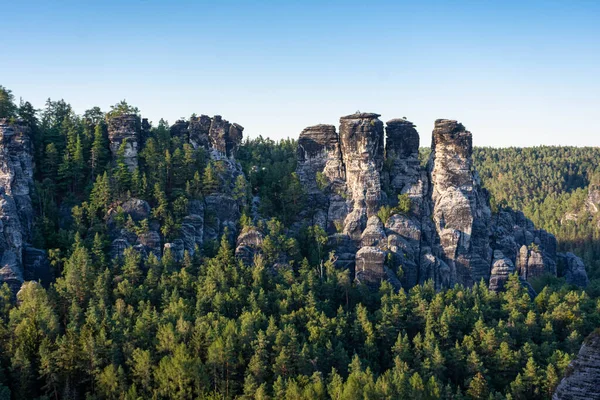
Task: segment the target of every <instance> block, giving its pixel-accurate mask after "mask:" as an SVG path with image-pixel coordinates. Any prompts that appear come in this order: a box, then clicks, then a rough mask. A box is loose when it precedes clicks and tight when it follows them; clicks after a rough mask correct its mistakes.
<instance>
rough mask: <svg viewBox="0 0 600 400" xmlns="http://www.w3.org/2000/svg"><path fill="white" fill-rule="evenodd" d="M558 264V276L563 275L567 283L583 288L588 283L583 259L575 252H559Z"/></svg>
mask: <svg viewBox="0 0 600 400" xmlns="http://www.w3.org/2000/svg"><path fill="white" fill-rule="evenodd" d="M558 265H559V267H560V273H559V276H564V277H565V280H566V282H567V283H569V284H571V285H576V286H579V287H583V288H584V287H587V285H588V284H589V283H590V281H589V279H588V276H587V273H586V272H585V265H583V261H582V260H581V258H579V257H577V256H576V255H575V254H573V253H565V254H559V255H558Z"/></svg>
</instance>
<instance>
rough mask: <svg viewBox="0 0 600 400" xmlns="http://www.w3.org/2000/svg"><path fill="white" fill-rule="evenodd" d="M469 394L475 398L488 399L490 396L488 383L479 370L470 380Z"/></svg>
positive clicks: (477, 399)
mask: <svg viewBox="0 0 600 400" xmlns="http://www.w3.org/2000/svg"><path fill="white" fill-rule="evenodd" d="M467 395H468V396H469V397H470V398H471V399H473V400H487V398H488V396H489V389H488V384H487V381H486V379H485V377H484V376H483V375H481V373H480V372H478V373H477V374H476V375H475V376H474V377H473V379H471V381H470V382H469V388H468V389H467Z"/></svg>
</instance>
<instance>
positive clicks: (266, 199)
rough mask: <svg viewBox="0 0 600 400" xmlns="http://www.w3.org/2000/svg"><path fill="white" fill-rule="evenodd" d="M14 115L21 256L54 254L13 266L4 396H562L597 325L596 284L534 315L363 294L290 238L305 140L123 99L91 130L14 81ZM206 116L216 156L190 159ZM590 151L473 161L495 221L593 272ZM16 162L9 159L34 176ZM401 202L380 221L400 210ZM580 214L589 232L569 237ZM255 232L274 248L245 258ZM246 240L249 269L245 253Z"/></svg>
mask: <svg viewBox="0 0 600 400" xmlns="http://www.w3.org/2000/svg"><path fill="white" fill-rule="evenodd" d="M0 118H1V119H3V121H6V123H4V122H3V123H4V125H3V127H5V128H4V129H5V136H6V138H5V141H4V142H3V146H5V147H3V149H9V147H8V144H6V143H8V140H9V139H10V140H11V142H10V145H11V146H13V145H15V146H16V144H15V143H14V142H15V140H16V139H18V143H17V144H19V145H21V144H22V143H21V142H25V141H27V140H29V139H30V140H31V149H32V151H33V153H32V154H31V157H32V159H33V162H34V164H35V169H34V170H32V174H33V176H32V177H31V182H32V183H33V185H34V188H33V189H32V190H31V210H32V211H31V216H32V218H33V221H32V224H31V225H32V226H31V233H30V235H29V236H27V235H26V234H25V233H24V234H23V243H25V242H27V241H30V243H28V244H30V245H31V246H34V248H35V249H37V250H36V251H37V252H34V253H35V254H39V253H40V252H42V253H45V254H47V259H48V265H43V262H42V261H40V259H36V260H38V264H35V265H34V264H31V265H30V264H29V263H28V257H24V258H23V260H17V261H14V262H13V264H14V265H17V264H18V262H21V264H22V265H23V269H24V271H25V272H24V273H25V274H27V273H33V272H36V271H37V272H39V271H41V270H42V269H47V271H46V270H45V271H46V272H47V273H48V274H50V275H51V276H52V278H51V279H49V280H47V281H43V280H42V283H43V284H40V283H37V282H35V280H28V279H24V278H23V276H21V277H19V276H18V274H16V273H14V271H15V269H14V268H13V269H12V270H9V269H8V268H7V269H6V271H8V272H6V274H4V272H5V270H4V269H3V271H2V273H3V274H4V275H2V277H3V278H6V281H7V282H10V283H11V285H8V284H4V285H3V286H2V287H1V288H0V399H10V398H13V399H130V400H133V399H149V398H156V399H163V398H164V399H166V398H174V399H196V398H206V399H223V398H224V399H230V398H242V399H283V398H286V399H307V400H308V399H403V398H407V399H408V398H410V399H438V398H446V399H549V398H551V394H552V393H553V391H554V388H555V387H556V385H558V383H559V381H560V379H561V377H562V376H563V374H564V373H565V371H566V368H567V365H568V364H569V362H570V360H571V359H572V358H573V357H574V355H575V354H576V353H577V351H578V350H579V348H580V346H581V343H582V341H583V339H584V337H586V336H587V335H588V334H590V332H592V331H593V330H594V329H595V328H596V327H598V326H599V325H600V299H599V297H598V295H599V294H600V293H599V290H598V281H596V282H594V281H592V283H591V284H590V285H589V286H588V289H587V292H586V291H584V290H581V289H578V288H577V287H574V286H568V285H566V284H563V283H564V282H562V281H561V279H559V278H556V277H553V278H552V279H551V278H549V277H547V276H544V277H541V278H540V280H539V281H538V282H532V284H534V286H535V287H536V289H538V290H539V293H538V294H537V297H535V298H534V299H532V297H531V295H530V293H529V292H528V290H527V288H526V287H524V286H523V283H522V282H521V280H520V279H519V277H518V276H517V274H512V275H510V277H509V278H508V281H507V282H506V285H505V287H504V289H503V290H501V291H498V292H495V291H491V290H489V289H488V284H487V283H485V282H484V281H483V280H481V281H479V282H477V283H476V284H475V285H473V286H472V287H465V286H463V285H461V284H457V285H455V286H454V287H452V288H444V289H442V290H436V287H435V286H434V282H433V281H432V280H427V281H426V282H425V283H424V284H423V285H415V286H414V287H411V288H410V289H408V288H407V289H406V290H405V289H400V290H396V289H395V288H394V287H393V286H392V284H390V283H388V282H387V281H385V280H383V281H381V284H380V285H379V286H378V287H376V288H373V287H369V286H367V285H364V284H359V283H357V282H356V281H355V280H354V279H353V278H352V277H351V271H350V270H349V269H343V268H338V267H336V261H338V260H337V258H336V256H335V255H333V254H331V255H330V254H329V251H328V250H329V249H330V246H329V243H328V237H327V234H326V232H325V231H324V230H323V229H322V228H320V227H319V226H318V225H316V224H315V225H312V226H299V227H298V226H296V227H295V230H292V229H291V228H292V226H293V225H294V223H295V222H297V221H298V216H299V215H300V214H301V213H302V211H303V210H304V211H305V210H306V208H310V207H311V206H312V204H310V203H309V197H308V194H307V190H306V188H305V187H303V185H302V184H301V181H300V178H299V176H298V174H297V173H296V171H297V163H296V159H297V142H296V141H295V140H283V141H280V142H274V141H272V140H269V139H264V138H258V139H253V140H245V141H241V131H242V130H243V128H242V127H241V126H239V125H237V124H229V123H228V122H227V121H225V120H222V119H221V117H217V116H216V117H214V118H212V119H211V118H208V117H206V116H200V117H198V116H196V115H194V116H192V117H190V119H189V120H186V121H178V122H177V123H176V124H173V125H169V124H168V123H167V122H166V121H163V120H161V121H159V122H158V124H156V125H155V126H153V125H151V124H150V123H148V122H147V121H144V120H141V122H140V118H139V110H137V109H136V108H135V107H133V106H131V105H129V104H127V103H126V102H125V101H123V102H120V103H118V104H116V105H115V106H113V107H112V108H111V110H109V111H108V112H106V113H104V112H102V111H101V110H100V109H99V108H93V109H90V110H88V111H86V112H85V113H84V114H83V115H77V114H76V113H75V112H74V110H73V109H72V107H71V106H70V105H69V104H68V103H66V102H65V101H62V100H60V101H52V100H48V102H47V103H46V105H45V107H44V108H43V109H42V110H39V111H38V110H35V109H34V107H33V106H32V105H31V104H29V103H27V102H21V103H20V104H19V105H16V104H14V99H13V98H12V97H11V93H10V91H8V90H6V89H4V88H2V87H0ZM206 121H208V122H207V123H210V124H211V127H212V128H211V135H212V134H213V133H214V136H211V140H213V142H211V145H210V146H207V147H204V146H203V145H198V146H196V145H195V143H196V142H194V140H196V139H197V140H198V143H200V142H201V141H202V140H204V139H205V138H204V136H201V135H198V136H197V137H195V136H193V135H192V133H194V132H203V129H204V128H203V126H204V125H203V124H204V123H205V122H206ZM130 122H131V124H130V125H131V126H134V128H135V130H137V132H141V135H140V136H139V138H138V139H139V140H138V141H136V142H135V146H132V142H131V141H128V140H127V137H128V136H126V135H129V131H126V130H125V129H124V128H123V126H130V125H127V124H129V123H130ZM138 122H140V124H141V125H139V126H138V125H136V124H138ZM184 125H185V126H186V127H187V128H186V129H187V130H186V131H185V132H187V133H185V134H182V133H181V132H182V129H180V128H181V126H184ZM196 127H197V128H198V130H197V131H195V130H193V129H192V128H194V129H195V128H196ZM215 127H217V128H219V129H216V128H215ZM224 127H227V129H225V128H224ZM213 128H214V129H213ZM109 131H110V132H109ZM213 131H214V132H213ZM6 132H10V135H9V134H8V133H6ZM119 135H120V136H119ZM9 136H10V138H9ZM123 138H125V139H123ZM121 140H122V141H121ZM136 140H137V139H136ZM115 143H117V144H118V146H117V145H115ZM15 148H17V147H10V149H15ZM417 148H418V144H417ZM18 149H21V150H23V149H22V147H18ZM11 151H12V150H11ZM23 151H26V150H23ZM217 153H219V154H217ZM7 154H8V153H6V152H5V153H3V154H2V155H0V157H6V155H7ZM234 156H235V160H237V162H239V164H240V165H241V168H239V167H238V166H237V164H236V163H235V162H234V161H232V160H233V159H234V158H233V157H234ZM597 156H598V153H597V151H596V150H595V149H571V148H540V149H531V150H529V149H527V150H518V149H509V150H493V149H476V150H475V164H476V167H477V168H478V169H479V171H480V175H481V177H482V179H483V182H484V185H485V187H486V188H487V189H488V190H489V191H490V192H491V193H492V195H493V198H494V203H493V204H495V208H496V209H498V208H502V207H509V206H510V207H513V208H515V209H522V210H524V211H525V212H526V214H527V216H528V217H530V218H531V219H532V220H533V221H534V222H536V223H538V224H539V225H540V226H541V227H544V228H546V229H548V230H549V231H550V232H553V233H555V234H556V235H557V237H558V238H559V245H560V246H562V247H563V248H565V249H573V251H575V252H576V253H578V254H580V255H582V256H583V257H586V261H587V262H588V264H587V265H588V266H591V269H590V272H591V274H590V277H592V278H599V276H598V272H597V271H598V267H597V266H596V264H593V263H592V262H590V261H588V258H594V257H595V254H596V253H594V252H595V251H596V250H595V249H596V247H593V245H594V243H595V242H593V240H592V239H590V238H589V236H586V233H585V232H593V235H594V236H592V238H596V239H597V225H594V224H596V223H597V219H598V217H597V216H595V215H594V216H591V215H588V214H586V213H585V212H583V209H584V208H583V205H582V204H583V201H584V200H583V199H584V198H587V197H586V196H587V195H588V187H589V182H590V181H591V182H595V180H594V178H592V176H593V174H592V168H593V167H594V163H593V160H594V159H598V158H597ZM23 157H24V156H23ZM23 157H21V158H19V159H18V160H16V161H15V157H12V158H10V157H9V158H10V161H11V165H10V167H11V168H14V170H15V171H17V172H18V174H16V175H18V177H19V179H23V182H24V181H25V180H26V178H27V177H26V175H27V174H21V169H22V168H25V165H26V163H23V162H22V161H21V160H22V159H23ZM134 159H135V164H132V160H134ZM543 160H546V161H543ZM549 160H554V161H553V164H552V163H550V165H551V166H549V167H547V168H546V167H538V166H539V165H542V164H544V163H547V162H548V163H549ZM417 164H418V160H417ZM31 165H33V164H31ZM132 165H134V167H133V168H132ZM527 166H530V168H528V167H527ZM20 168H21V169H20ZM382 168H387V166H384V167H382ZM392 168H393V166H392V167H390V171H393V169H392ZM23 176H25V177H23ZM317 176H319V175H317ZM504 176H511V177H512V179H508V178H504ZM320 177H321V178H322V176H320ZM546 179H548V182H546V181H545V180H546ZM9 181H10V180H9ZM11 182H12V183H11ZM19 182H21V181H19ZM3 185H5V187H6V188H10V189H11V190H12V192H10V193H8V191H7V193H8V194H7V193H2V195H3V196H4V197H3V199H4V200H3V201H4V202H3V203H2V207H4V208H3V210H4V211H5V212H9V211H10V212H12V213H14V215H15V216H16V217H15V218H13V219H23V216H22V211H23V210H24V208H23V207H20V208H19V207H12V206H11V207H12V208H10V209H9V208H8V206H6V204H8V202H9V201H8V200H7V199H8V198H9V197H10V196H13V197H16V196H17V195H18V194H17V193H21V192H18V190H17V186H15V185H14V181H10V182H8V183H6V182H4V181H3ZM11 185H12V186H11ZM323 186H324V187H325V186H327V183H324V185H323ZM5 190H6V189H5ZM389 190H390V193H392V192H393V191H392V189H389ZM393 194H394V195H395V194H396V193H393ZM340 197H341V195H340ZM390 197H392V196H390ZM396 198H397V197H396ZM402 199H404V200H406V199H405V198H402V197H400V198H398V200H399V201H398V202H397V204H395V205H394V208H393V209H391V208H390V209H388V210H387V212H388V213H389V214H394V213H396V214H397V215H402V213H407V212H408V210H409V209H410V202H408V201H407V203H408V206H407V207H403V205H402V204H401V200H402ZM17 200H18V201H21V200H20V198H17ZM15 204H17V202H15ZM19 204H21V203H19ZM23 204H24V203H23ZM561 207H562V208H561ZM13 208H14V210H13ZM404 208H406V209H404ZM384 210H385V208H384ZM567 211H569V212H571V211H572V212H576V213H577V216H576V218H577V221H576V222H569V221H566V220H565V223H561V220H562V219H564V218H563V217H564V216H565V215H566V214H567ZM28 212H29V211H28ZM587 212H588V213H589V211H587ZM383 214H384V213H382V216H379V217H378V218H380V219H382V220H385V219H387V217H389V215H388V216H383ZM11 215H13V214H11ZM590 216H591V218H590ZM390 218H392V217H390ZM573 218H575V217H573ZM6 221H7V219H6V218H4V219H3V223H4V225H3V229H5V230H6V227H9V228H10V226H9V225H7V223H6ZM382 222H385V221H382ZM24 225H25V224H23V229H25V227H24ZM296 225H298V224H296ZM199 226H202V235H203V236H202V240H200V239H199V236H200V233H199V232H200V229H199ZM576 227H578V228H580V229H581V230H577V229H575V228H576ZM257 230H260V231H261V232H263V234H264V238H262V239H261V240H260V241H258V240H256V242H252V243H250V242H251V241H252V240H253V239H252V238H253V237H254V236H252V235H256V234H255V232H256V231H257ZM233 231H237V232H240V235H239V236H238V238H237V242H236V237H234V236H232V235H234V232H233ZM9 233H11V234H12V233H13V231H10V232H9ZM244 235H246V236H244ZM588 235H589V234H588ZM5 236H6V235H5ZM240 238H245V240H246V241H242V240H241V239H240ZM240 242H243V243H242V244H243V245H240ZM157 243H158V244H157ZM244 243H246V244H244ZM0 244H1V245H2V246H4V247H3V248H6V249H12V248H16V246H17V244H15V243H8V242H7V243H5V242H4V241H2V242H1V243H0ZM251 244H252V245H253V246H255V247H256V248H257V250H258V251H257V253H256V255H255V257H253V258H252V259H250V261H249V262H246V261H245V259H244V257H243V255H244V254H245V253H243V252H242V251H240V250H239V249H242V250H244V248H245V247H248V248H253V247H252V246H251ZM11 246H12V247H11ZM244 246H245V247H244ZM532 246H533V247H534V245H532ZM22 247H23V249H29V247H27V246H25V245H23V246H22ZM23 251H26V250H23ZM30 252H32V251H30ZM588 252H589V255H588ZM3 260H4V259H3ZM591 261H594V260H591ZM3 262H4V261H3ZM19 265H20V264H19ZM32 271H33V272H32ZM9 272H10V273H14V274H13V275H10V276H9V274H8V273H9ZM398 274H399V276H400V278H402V279H404V277H403V276H402V272H401V270H399V271H398ZM35 276H37V275H35ZM9 278H10V279H9ZM19 278H21V281H19ZM25 278H26V276H25ZM542 278H543V279H546V280H543V279H542ZM22 281H25V283H22ZM21 283H22V285H21ZM544 283H549V285H548V286H547V287H545V288H544V287H543V285H544ZM17 284H18V285H17ZM15 288H16V289H17V290H15Z"/></svg>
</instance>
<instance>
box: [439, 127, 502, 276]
mask: <svg viewBox="0 0 600 400" xmlns="http://www.w3.org/2000/svg"><path fill="white" fill-rule="evenodd" d="M472 140H473V139H472V136H471V132H469V131H467V130H466V129H465V128H464V126H463V125H462V124H460V123H458V122H456V121H450V120H446V119H439V120H437V121H435V127H434V129H433V138H432V147H431V150H432V152H431V159H430V161H429V171H430V174H431V187H432V193H431V198H432V202H433V220H434V222H435V227H436V231H437V234H438V236H439V243H440V246H441V247H442V250H443V260H444V261H445V262H446V264H448V266H449V267H450V275H451V282H455V283H460V284H463V285H466V286H471V285H473V284H474V283H476V282H478V281H479V280H480V279H482V278H483V279H485V280H486V281H487V280H489V276H490V264H491V256H492V252H491V249H490V246H489V240H490V233H491V232H490V221H491V211H490V209H489V207H488V205H487V199H486V198H485V196H484V193H483V192H482V190H481V188H480V187H479V182H478V180H477V177H476V175H475V173H474V172H473V169H472V152H473V142H472Z"/></svg>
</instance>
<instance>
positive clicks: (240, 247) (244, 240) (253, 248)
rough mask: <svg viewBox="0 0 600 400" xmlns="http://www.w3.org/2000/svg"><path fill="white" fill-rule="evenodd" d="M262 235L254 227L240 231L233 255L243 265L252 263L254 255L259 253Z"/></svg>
mask: <svg viewBox="0 0 600 400" xmlns="http://www.w3.org/2000/svg"><path fill="white" fill-rule="evenodd" d="M263 239H264V235H263V234H262V233H261V232H260V231H259V230H257V229H256V228H250V229H247V230H244V231H242V233H240V236H238V238H237V242H236V247H235V256H236V257H237V258H239V259H240V260H242V262H243V263H244V264H245V265H252V263H253V262H254V256H256V255H257V254H260V248H261V246H262V243H263Z"/></svg>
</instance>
